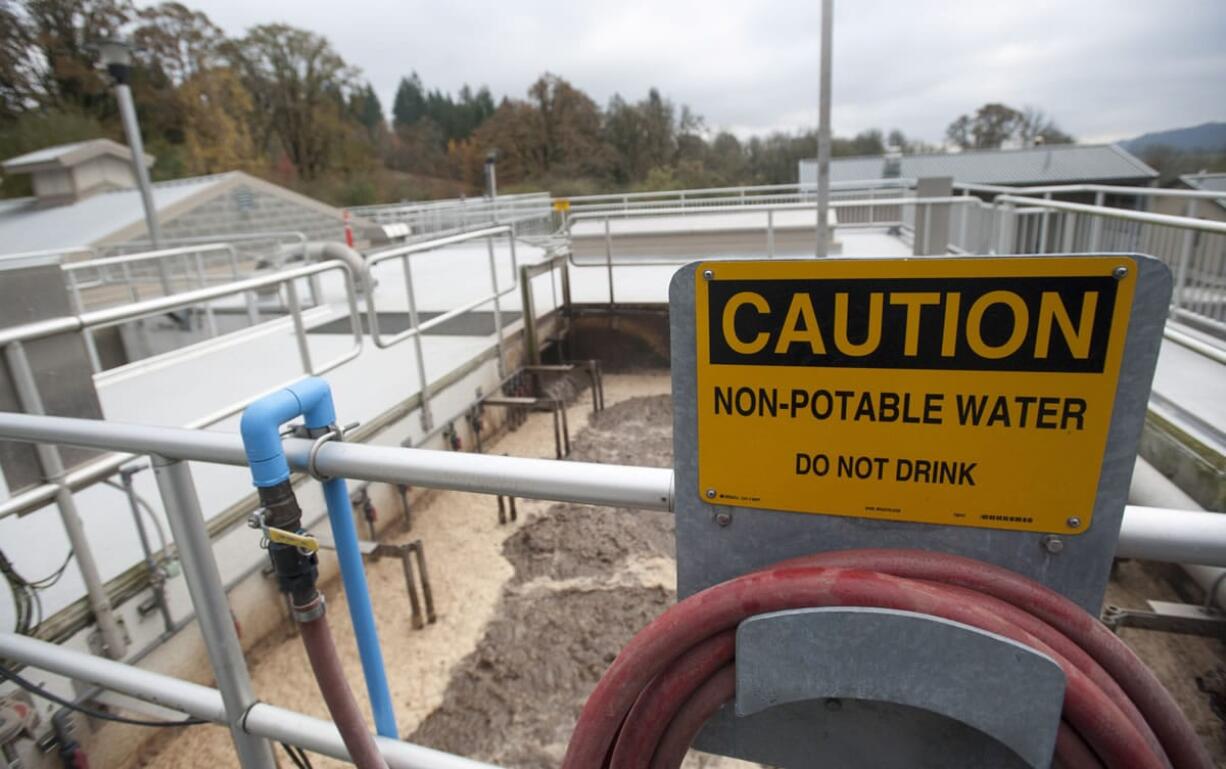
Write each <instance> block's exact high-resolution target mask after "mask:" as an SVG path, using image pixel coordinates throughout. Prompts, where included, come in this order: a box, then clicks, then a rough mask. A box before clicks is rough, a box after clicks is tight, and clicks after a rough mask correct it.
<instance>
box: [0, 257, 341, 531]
mask: <svg viewBox="0 0 1226 769" xmlns="http://www.w3.org/2000/svg"><path fill="white" fill-rule="evenodd" d="M334 270H339V271H340V272H341V274H342V275H343V277H344V281H345V293H346V300H347V305H348V309H349V322H350V328H351V330H352V332H353V337H354V346H353V347H351V348H350V349H349V350H347V351H346V352H344V353H342V354H341V355H338V356H336V357H335V358H332V359H331V360H329V361H327V362H326V363H323V364H321V365H314V364H313V363H312V362H311V360H310V357H309V354H308V353H307V351H306V349H305V348H306V338H305V337H306V329H305V325H304V324H303V323H302V322H301V319H300V318H296V319H295V321H294V331H295V337H296V339H297V341H298V349H299V353H300V356H301V358H302V363H303V369H304V370H303V374H302V375H303V376H308V375H320V374H325V373H327V372H329V371H332V370H333V369H335V368H337V367H338V366H340V365H342V364H344V363H347V362H348V361H351V360H353V359H354V358H356V357H358V355H360V354H361V352H362V328H361V320H360V318H361V316H360V313H359V310H358V302H357V289H356V285H355V282H354V277H353V273H352V272H351V271H350V269H349V266H348V265H346V264H345V263H344V262H339V261H332V262H322V263H320V264H314V265H310V266H307V267H299V268H296V269H293V270H286V271H283V272H279V273H276V274H273V275H266V276H261V277H258V278H251V279H248V280H242V281H238V282H236V283H231V284H229V285H226V286H218V287H214V288H206V289H200V290H197V291H190V292H186V293H182V294H176V295H174V296H170V297H161V298H157V299H150V300H146V301H144V302H139V303H136V304H133V305H127V306H123V307H116V308H109V309H105V310H97V311H94V312H89V313H82V314H80V315H68V316H62V317H59V318H48V319H46V320H41V321H36V322H34V323H28V324H25V325H22V326H14V327H12V328H8V329H3V330H0V348H5V349H9V348H12V349H16V351H17V352H16V353H15V354H16V355H17V356H18V357H20V358H21V359H22V360H26V357H25V351H24V349H23V348H22V344H23V343H24V342H28V341H32V340H35V339H42V338H45V337H48V336H53V335H55V334H62V333H71V332H76V331H82V330H87V329H92V328H100V327H103V326H110V325H115V324H117V323H122V322H125V321H128V320H135V319H137V318H144V317H149V316H151V315H158V314H161V313H164V312H169V311H172V310H176V309H181V308H183V307H187V306H190V305H193V304H198V303H199V302H201V301H203V300H207V299H219V298H222V297H225V296H231V295H234V294H239V293H243V292H248V291H254V290H257V289H260V288H266V287H270V286H279V285H281V284H285V285H287V286H291V287H292V286H293V282H294V281H296V280H299V279H302V278H310V277H312V276H316V275H320V274H322V273H325V272H331V271H334ZM288 290H293V289H288ZM293 307H294V303H293V302H291V311H292V309H293ZM10 354H13V353H11V352H10ZM298 378H299V377H296V378H295V379H293V380H290V381H288V382H282V383H280V384H278V385H277V386H275V387H272V388H269V389H268V390H266V391H263V392H260V393H257V394H255V395H253V396H251V397H249V398H244V399H242V400H240V401H238V402H236V403H232V404H230V405H228V406H224V407H222V408H220V409H218V410H217V411H214V412H212V413H211V414H208V415H206V416H204V417H201V418H199V419H197V420H195V421H193V422H190V423H189V424H188V428H192V429H196V428H204V427H208V426H210V425H213V424H215V423H217V422H220V421H221V420H222V419H225V418H226V417H229V416H232V415H234V414H237V413H238V412H239V411H242V410H243V409H244V408H246V407H247V406H248V405H249V404H251V403H252V402H253V401H255V400H257V399H258V398H261V397H263V396H264V395H266V394H268V393H270V392H276V391H277V390H280V389H282V388H284V387H285V385H287V384H290V382H293V381H297V379H298ZM26 384H27V385H33V384H34V383H32V382H27V383H26ZM22 408H24V409H26V410H28V411H35V412H37V411H39V410H41V409H39V408H35V407H32V406H27V405H26V404H22ZM131 459H132V457H131V456H130V455H117V456H110V457H103V458H101V459H99V460H96V461H94V462H91V463H89V464H87V465H83V466H81V467H77V468H75V469H73V470H71V471H68V472H66V473H64V475H62V476H61V477H60V478H59V479H57V482H55V483H45V484H42V485H40V486H36V487H34V488H32V489H27V490H25V491H23V492H20V493H18V494H16V495H14V496H11V497H9V498H8V499H6V500H4V502H2V503H0V518H5V517H7V516H9V515H14V514H23V513H26V512H28V511H31V510H34V509H37V508H38V507H41V506H42V505H45V504H47V503H48V502H51V501H52V500H54V499H55V498H56V495H57V493H58V492H59V489H60V487H61V486H64V487H67V488H68V489H70V490H76V489H79V488H82V487H83V486H87V485H89V484H90V483H94V482H96V481H99V480H101V479H103V478H105V477H107V476H109V475H112V474H113V473H115V472H116V471H117V470H118V469H119V468H120V467H121V466H122V465H123V464H124V463H125V462H128V461H129V460H131Z"/></svg>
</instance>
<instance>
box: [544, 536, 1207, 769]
mask: <svg viewBox="0 0 1226 769" xmlns="http://www.w3.org/2000/svg"><path fill="white" fill-rule="evenodd" d="M815 606H874V607H879V608H889V609H896V610H901V611H912V612H918V613H923V614H929V615H932V616H937V617H942V618H944V619H948V620H951V621H955V622H961V623H963V624H967V625H971V626H973V627H977V628H980V629H982V630H986V631H989V632H992V633H996V634H998V635H1002V636H1005V637H1007V638H1010V639H1012V640H1014V641H1017V642H1019V643H1022V644H1025V645H1026V646H1028V647H1030V648H1032V649H1035V650H1036V651H1039V652H1041V653H1043V654H1046V655H1047V656H1049V657H1051V658H1052V659H1053V660H1054V661H1055V662H1056V663H1057V664H1059V665H1060V667H1061V669H1062V670H1063V671H1064V674H1065V677H1066V680H1067V689H1066V692H1065V703H1064V715H1063V718H1064V722H1063V723H1062V724H1061V726H1060V730H1059V733H1058V737H1057V741H1056V758H1057V759H1058V762H1059V764H1060V765H1061V766H1064V767H1068V768H1069V769H1074V768H1078V769H1079V768H1080V767H1087V769H1097V768H1098V767H1103V766H1105V767H1108V769H1123V768H1125V767H1128V768H1131V767H1136V768H1137V769H1168V767H1172V766H1173V767H1175V768H1176V769H1209V767H1211V766H1212V764H1211V762H1210V759H1209V755H1208V753H1207V751H1206V750H1205V748H1204V745H1202V744H1201V742H1200V740H1199V738H1197V736H1196V733H1195V731H1194V730H1193V729H1192V727H1191V726H1190V725H1189V724H1188V722H1187V720H1186V719H1185V718H1184V717H1183V714H1182V713H1181V712H1180V711H1179V708H1178V706H1177V705H1176V704H1175V702H1174V700H1173V699H1172V698H1171V696H1170V694H1169V693H1168V692H1167V691H1166V690H1165V689H1164V688H1163V687H1162V685H1161V683H1160V682H1159V681H1158V680H1157V678H1155V677H1154V675H1153V673H1152V672H1151V671H1149V670H1148V669H1147V668H1145V666H1144V665H1143V664H1141V662H1140V661H1139V660H1138V659H1137V657H1136V655H1135V654H1133V652H1132V650H1131V649H1129V648H1128V647H1127V646H1126V645H1124V643H1123V642H1122V641H1120V639H1119V638H1117V637H1116V636H1115V635H1114V634H1112V633H1111V632H1110V631H1109V630H1107V628H1105V627H1104V626H1103V625H1102V624H1101V623H1099V622H1098V621H1097V620H1096V619H1095V618H1094V617H1091V616H1090V615H1089V614H1087V613H1086V612H1085V611H1083V610H1082V609H1081V608H1080V607H1078V606H1077V605H1076V604H1074V603H1073V602H1072V601H1070V600H1068V599H1067V598H1065V597H1064V596H1061V595H1059V594H1058V593H1055V592H1054V591H1052V590H1050V589H1048V588H1046V587H1044V586H1043V585H1040V584H1038V583H1036V582H1034V581H1032V580H1029V579H1026V578H1024V577H1022V576H1020V575H1018V574H1015V573H1013V572H1010V571H1008V570H1005V569H1002V568H1000V567H996V566H992V565H989V564H985V563H982V562H979V561H975V560H972V559H969V558H961V557H957V556H950V555H943V554H939V553H929V552H925V551H920V550H849V551H840V552H832V553H824V554H820V555H814V556H808V557H805V558H799V559H794V560H791V561H788V562H785V563H781V564H777V565H775V566H772V567H770V568H767V569H764V570H762V571H759V572H754V573H752V574H747V575H744V576H741V577H738V578H736V579H732V580H729V581H728V582H724V583H722V584H720V585H716V586H714V587H712V588H709V589H707V590H704V591H702V592H700V593H697V594H695V595H692V596H690V597H689V598H687V599H685V600H684V601H681V602H680V603H678V604H677V605H676V606H674V607H672V608H671V609H669V610H668V611H666V612H665V613H664V614H662V615H661V616H660V617H658V618H657V619H656V620H655V621H654V622H652V623H651V624H650V625H648V626H647V627H646V628H644V629H643V630H642V631H641V632H640V633H639V634H638V635H637V636H635V638H634V639H633V640H631V642H630V643H629V644H627V646H626V648H625V649H623V650H622V653H621V654H620V655H618V657H617V659H616V660H614V662H613V664H612V665H611V666H610V668H609V670H608V671H607V672H606V673H605V675H604V677H603V678H602V679H601V681H600V683H599V684H598V685H597V687H596V689H595V691H593V692H592V695H591V697H590V698H589V699H588V702H587V704H586V706H585V707H584V709H583V713H582V715H581V716H580V719H579V723H578V725H577V726H576V728H575V732H574V735H573V736H572V738H571V743H570V746H569V748H568V750H567V753H566V758H565V761H564V763H563V768H564V769H591V767H601V766H609V767H610V769H632V768H634V769H646V768H647V767H651V769H673V768H674V767H676V766H678V765H679V764H680V761H681V759H682V758H683V757H684V756H685V752H686V750H687V749H688V747H689V744H690V742H691V741H692V740H693V737H694V736H695V735H696V734H697V733H698V730H699V729H700V728H701V726H702V724H703V723H704V722H705V721H706V719H707V718H709V717H710V715H711V714H712V713H714V712H715V711H716V710H718V708H719V706H720V705H722V704H724V703H725V702H728V701H729V700H730V699H732V697H733V696H734V690H735V669H734V667H733V665H731V664H727V663H728V662H730V661H731V660H730V659H729V657H728V646H729V645H730V643H734V640H730V639H733V638H734V634H735V629H736V627H737V625H738V624H739V623H740V622H741V621H743V620H744V619H746V618H748V617H750V616H753V615H755V614H763V613H766V612H771V611H780V610H785V609H797V608H805V607H815ZM729 682H731V683H729ZM653 719H654V722H653ZM1168 756H1169V760H1168Z"/></svg>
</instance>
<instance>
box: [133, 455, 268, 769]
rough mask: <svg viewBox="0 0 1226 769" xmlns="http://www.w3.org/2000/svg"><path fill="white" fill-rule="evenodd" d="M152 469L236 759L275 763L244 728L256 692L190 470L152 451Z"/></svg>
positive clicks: (258, 768)
mask: <svg viewBox="0 0 1226 769" xmlns="http://www.w3.org/2000/svg"><path fill="white" fill-rule="evenodd" d="M153 474H154V475H155V476H156V477H157V484H158V491H160V492H161V494H162V503H163V505H164V506H165V508H166V518H167V520H168V521H169V522H170V530H171V533H172V534H173V535H174V538H175V544H176V545H178V547H179V559H180V562H181V563H182V565H183V577H184V579H186V581H187V590H188V592H189V593H190V594H191V597H192V605H193V606H195V607H196V618H197V619H198V620H199V622H200V635H201V636H203V637H204V648H205V651H206V652H207V653H208V656H209V663H210V664H212V666H213V673H214V675H216V677H217V688H218V689H220V690H221V700H222V702H223V703H224V705H225V709H226V725H227V726H229V727H230V737H231V739H233V740H234V749H235V751H236V752H237V753H238V762H239V765H240V766H242V767H243V769H276V766H277V762H276V760H275V758H274V757H273V752H272V746H271V745H269V743H268V741H267V740H265V739H263V738H261V737H255V736H253V735H250V734H248V733H247V732H245V731H244V730H243V719H244V717H245V716H246V714H247V711H248V709H250V708H251V706H252V705H254V704H255V694H254V693H253V692H252V689H251V677H250V675H249V674H248V672H247V663H246V661H245V660H244V658H243V647H242V646H241V645H240V644H239V642H238V634H237V633H236V632H235V630H234V618H233V616H232V615H231V614H230V603H229V601H228V600H227V598H226V588H225V586H224V585H223V584H222V581H221V572H220V571H218V569H217V561H216V560H215V559H214V558H213V543H212V541H211V540H210V539H209V532H208V529H207V528H205V525H204V516H203V515H202V514H201V512H200V500H199V498H198V497H197V496H196V486H195V484H194V483H193V482H192V474H191V470H190V469H189V468H188V466H187V464H186V463H185V462H182V461H180V460H178V459H167V458H165V457H160V456H156V455H155V456H153ZM270 600H271V599H270Z"/></svg>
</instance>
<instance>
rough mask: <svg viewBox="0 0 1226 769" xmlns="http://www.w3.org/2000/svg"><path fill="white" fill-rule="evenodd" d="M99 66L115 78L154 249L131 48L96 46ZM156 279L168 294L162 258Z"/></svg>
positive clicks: (158, 241)
mask: <svg viewBox="0 0 1226 769" xmlns="http://www.w3.org/2000/svg"><path fill="white" fill-rule="evenodd" d="M98 50H99V54H100V58H101V60H102V66H104V67H105V68H106V71H107V73H108V74H110V76H111V78H112V79H113V80H114V81H115V101H117V102H118V103H119V117H120V119H121V120H122V121H123V133H124V136H125V137H127V140H128V149H129V150H131V152H132V170H133V172H134V173H135V174H136V184H137V186H138V187H139V188H140V200H141V205H143V206H144V208H145V226H146V228H148V230H149V240H150V242H152V243H153V248H154V249H155V250H156V249H159V248H161V247H162V227H161V225H160V224H159V223H158V214H157V208H156V207H155V206H154V204H153V187H152V185H151V183H150V182H149V169H148V168H146V167H145V143H144V142H143V141H142V140H141V137H140V123H139V122H137V119H136V105H135V104H134V103H133V101H132V89H131V88H130V87H129V86H128V82H129V81H130V80H131V78H132V47H131V46H130V45H128V44H127V43H126V42H124V41H122V40H107V41H104V42H102V43H101V44H100V45H99V46H98ZM157 268H158V279H159V280H160V281H161V283H162V292H163V294H166V295H169V294H170V293H171V291H170V274H169V273H168V272H167V270H166V264H165V262H164V261H163V260H161V259H159V260H158V261H157Z"/></svg>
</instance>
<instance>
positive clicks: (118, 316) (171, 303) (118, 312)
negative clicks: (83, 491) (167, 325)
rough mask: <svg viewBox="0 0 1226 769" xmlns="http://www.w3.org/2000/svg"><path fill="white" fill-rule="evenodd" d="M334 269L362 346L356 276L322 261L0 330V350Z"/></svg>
mask: <svg viewBox="0 0 1226 769" xmlns="http://www.w3.org/2000/svg"><path fill="white" fill-rule="evenodd" d="M332 270H341V271H342V272H343V273H344V274H345V276H346V281H345V283H346V292H347V294H348V299H349V304H350V306H351V308H352V310H353V315H354V316H355V321H354V324H355V325H354V329H355V330H354V334H355V339H356V341H357V343H358V345H359V346H360V345H361V341H362V336H361V328H360V326H359V325H358V324H357V321H356V317H357V314H358V313H357V294H356V289H355V287H354V280H353V273H352V272H351V271H350V270H349V267H348V265H346V264H345V263H344V262H323V263H321V264H313V265H310V266H307V267H298V268H295V269H292V270H284V271H282V272H278V273H274V274H272V275H263V276H260V277H255V278H247V279H246V280H239V281H235V282H233V283H227V284H226V285H224V286H214V287H212V288H201V289H196V290H194V291H184V292H182V293H178V294H173V295H171V296H163V297H157V298H154V299H146V300H145V301H143V302H138V303H136V304H128V305H122V306H120V307H108V308H105V309H101V310H92V311H90V312H84V313H81V314H79V315H64V316H61V317H58V318H48V319H46V320H40V321H36V322H34V323H27V324H25V325H21V326H12V327H10V328H6V329H0V347H2V346H4V345H7V344H10V343H12V342H25V341H30V340H32V339H40V338H42V337H46V336H50V335H52V334H56V333H62V332H65V331H80V330H81V329H85V328H101V327H105V326H113V325H115V324H117V323H123V322H124V321H129V320H137V319H140V318H148V317H150V316H153V315H161V314H163V313H167V312H172V311H174V310H181V309H183V308H184V307H190V306H191V305H195V304H201V303H203V302H206V301H210V300H213V299H222V298H224V297H227V296H234V295H236V294H241V293H244V292H247V291H255V290H257V289H261V288H266V287H269V286H278V285H281V284H283V283H287V282H289V281H292V280H297V279H299V278H306V277H310V276H312V275H318V274H319V273H322V272H330V271H332ZM315 373H318V372H315Z"/></svg>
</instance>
